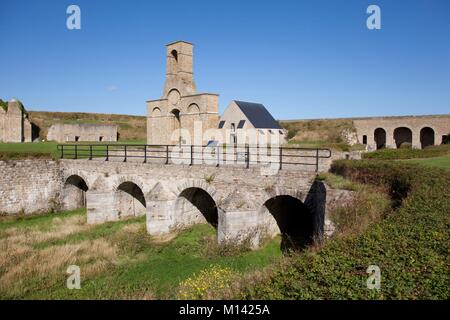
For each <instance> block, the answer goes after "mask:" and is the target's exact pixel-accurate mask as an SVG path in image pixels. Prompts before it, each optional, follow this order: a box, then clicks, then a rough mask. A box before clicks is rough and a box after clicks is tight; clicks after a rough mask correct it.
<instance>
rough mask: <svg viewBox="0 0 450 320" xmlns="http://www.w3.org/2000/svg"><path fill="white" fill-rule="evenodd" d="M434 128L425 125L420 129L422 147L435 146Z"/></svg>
mask: <svg viewBox="0 0 450 320" xmlns="http://www.w3.org/2000/svg"><path fill="white" fill-rule="evenodd" d="M434 143H435V142H434V130H433V128H431V127H423V128H422V129H420V145H421V148H422V149H423V148H426V147H428V146H434Z"/></svg>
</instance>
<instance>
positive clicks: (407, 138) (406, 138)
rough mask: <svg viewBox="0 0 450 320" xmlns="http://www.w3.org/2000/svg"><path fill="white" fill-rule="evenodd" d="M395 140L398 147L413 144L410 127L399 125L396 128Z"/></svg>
mask: <svg viewBox="0 0 450 320" xmlns="http://www.w3.org/2000/svg"><path fill="white" fill-rule="evenodd" d="M394 141H395V145H396V146H397V148H400V147H401V146H402V145H405V144H407V143H408V144H410V145H412V130H411V129H410V128H408V127H398V128H395V130H394Z"/></svg>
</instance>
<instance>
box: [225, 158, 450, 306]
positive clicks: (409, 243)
mask: <svg viewBox="0 0 450 320" xmlns="http://www.w3.org/2000/svg"><path fill="white" fill-rule="evenodd" d="M332 171H333V172H335V173H337V174H339V175H342V176H344V177H347V178H350V179H352V180H353V181H357V182H362V183H368V184H371V185H376V186H378V187H381V188H384V189H386V190H387V191H388V193H389V194H390V196H391V198H392V207H393V208H396V210H395V211H393V212H392V213H391V214H389V215H387V216H386V217H385V218H383V219H381V220H380V222H378V223H376V224H375V225H372V226H371V227H370V228H368V229H366V230H365V231H363V232H362V233H359V234H352V233H349V234H348V235H347V236H342V237H337V238H336V239H334V240H333V241H329V242H328V243H326V244H325V245H324V246H323V247H322V248H321V249H320V250H317V249H312V250H308V251H306V252H305V253H303V254H300V255H298V256H293V257H291V258H289V259H285V260H284V261H283V263H280V264H277V265H276V266H273V267H271V268H268V269H267V270H266V271H265V272H264V273H263V274H261V273H258V274H254V275H251V274H249V275H247V276H246V277H243V278H242V279H241V280H240V281H241V285H240V286H239V287H238V290H235V291H232V292H233V293H232V294H231V297H234V298H244V299H449V298H450V290H449V286H450V285H449V283H450V267H449V263H448V262H449V260H448V256H449V251H450V243H449V241H448V239H449V236H450V197H448V186H449V185H450V172H446V171H443V170H439V169H434V168H427V169H423V168H420V169H419V168H418V166H417V165H411V164H405V163H402V162H383V161H348V160H347V161H345V160H342V161H338V162H336V163H335V164H334V165H333V168H332ZM363 212H364V210H363V211H361V213H363ZM370 265H377V266H378V267H379V268H380V270H381V289H380V290H376V289H373V290H369V289H368V288H367V285H366V281H367V279H368V276H369V274H367V273H366V270H367V268H368V267H369V266H370ZM227 296H230V295H227Z"/></svg>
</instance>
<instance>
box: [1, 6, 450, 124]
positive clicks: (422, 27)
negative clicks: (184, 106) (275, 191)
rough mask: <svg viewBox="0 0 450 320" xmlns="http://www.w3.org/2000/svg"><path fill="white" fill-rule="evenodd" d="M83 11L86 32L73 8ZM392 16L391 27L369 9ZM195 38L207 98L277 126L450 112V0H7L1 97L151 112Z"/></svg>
mask: <svg viewBox="0 0 450 320" xmlns="http://www.w3.org/2000/svg"><path fill="white" fill-rule="evenodd" d="M70 4H76V5H78V6H79V7H80V8H81V30H68V29H67V28H66V19H67V17H68V14H66V9H67V7H68V6H69V5H70ZM370 4H377V5H378V6H380V8H381V24H382V28H381V30H368V29H367V28H366V19H367V17H368V14H367V13H366V9H367V7H368V6H369V5H370ZM180 39H182V40H186V41H190V42H193V43H194V45H195V47H194V59H195V60H194V77H195V80H196V84H197V89H198V91H199V92H214V93H219V94H220V97H219V103H220V111H221V112H223V110H224V109H225V107H226V106H227V105H228V103H229V102H230V100H232V99H236V100H244V101H253V102H260V103H263V104H265V105H266V107H268V109H269V111H270V112H271V113H272V114H273V115H274V117H275V118H277V119H303V118H334V117H353V116H375V115H406V114H441V113H450V1H446V0H441V1H439V0H421V1H414V0H405V1H402V0H396V1H379V0H371V1H364V0H334V1H332V0H328V1H325V0H314V1H312V0H310V1H299V0H297V1H275V0H274V1H263V0H259V1H243V0H241V1H234V0H232V1H230V0H227V1H212V0H210V1H177V0H172V1H137V0H135V1H133V0H129V1H125V0H121V1H106V0H104V1H101V0H97V1H94V0H89V1H86V0H71V1H65V0H53V1H50V0H48V1H45V0H43V1H21V0H1V2H0V67H1V68H0V70H1V74H2V77H0V97H1V98H3V99H10V98H12V97H17V98H19V99H21V100H22V101H23V102H24V104H25V106H26V107H27V108H28V109H31V110H48V111H80V112H101V113H124V114H137V115H145V112H146V108H145V101H146V100H149V99H157V98H160V97H161V94H162V88H163V84H164V76H165V48H164V45H165V44H167V43H169V42H172V41H174V40H180Z"/></svg>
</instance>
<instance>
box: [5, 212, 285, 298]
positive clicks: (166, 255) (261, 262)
mask: <svg viewBox="0 0 450 320" xmlns="http://www.w3.org/2000/svg"><path fill="white" fill-rule="evenodd" d="M85 215H86V213H85V210H76V211H71V212H65V213H58V214H49V215H45V216H33V217H20V218H2V219H0V244H1V245H2V250H5V248H4V247H3V244H2V242H1V241H6V240H7V239H8V237H9V236H11V235H13V236H19V235H24V234H31V233H32V232H35V233H36V232H47V234H51V233H52V232H56V230H58V228H59V226H66V227H67V225H68V224H69V221H70V219H74V218H77V217H78V218H83V220H84V217H85ZM55 218H57V220H58V221H59V222H56V220H55ZM61 220H62V221H61ZM56 223H58V224H57V225H56ZM129 227H133V229H127V228H129ZM79 228H80V229H79V230H77V232H72V233H70V234H68V235H66V236H64V237H56V238H52V237H49V238H48V239H47V238H46V239H44V240H43V241H40V242H33V243H30V246H31V247H32V250H31V252H32V253H28V254H26V255H23V256H21V253H20V252H21V251H18V253H17V254H16V255H14V254H13V258H12V259H15V260H17V261H16V263H15V264H14V268H21V267H22V263H24V262H25V259H30V256H29V255H33V254H39V253H42V252H45V251H46V250H52V249H58V248H63V247H67V246H70V245H77V244H81V243H94V241H103V242H105V243H107V244H108V245H109V246H111V247H112V248H115V249H116V250H117V252H118V254H117V256H116V257H115V258H114V259H112V261H100V262H101V264H100V266H101V265H102V264H106V266H107V267H104V268H101V269H100V270H101V272H99V273H97V274H95V275H93V276H92V275H91V276H86V277H83V270H84V269H85V268H88V267H89V266H92V265H95V264H96V263H98V262H99V261H97V255H100V253H96V252H92V253H90V255H89V256H90V258H89V259H87V261H84V260H83V261H80V262H77V261H75V264H77V265H80V268H81V289H80V290H69V289H67V288H66V285H65V280H66V277H67V275H66V274H65V269H66V268H67V266H68V265H65V264H64V265H61V266H59V267H55V268H56V270H52V272H49V274H48V275H45V274H35V275H29V276H28V277H25V278H21V279H20V284H17V283H18V282H17V281H16V282H14V283H13V284H11V286H12V288H13V289H11V288H9V289H8V290H6V288H3V289H2V288H1V285H0V298H1V299H49V298H50V299H108V298H118V299H122V298H143V297H147V298H148V295H150V297H151V298H168V299H173V298H176V295H177V290H178V285H179V283H180V282H182V281H183V280H185V279H186V278H188V277H191V276H193V275H194V274H196V273H198V272H199V271H201V270H203V269H205V268H208V267H209V266H210V265H211V264H214V265H219V266H223V267H229V268H231V269H232V270H233V271H234V272H236V273H244V272H247V271H250V270H255V269H259V268H262V267H264V266H265V265H268V264H270V263H272V262H273V261H275V260H277V259H279V258H280V257H281V252H280V248H279V245H280V244H279V241H280V240H279V239H278V238H277V239H274V240H272V241H270V242H269V243H267V245H265V246H264V247H263V248H262V249H259V250H255V251H248V250H244V251H238V252H236V253H235V254H233V255H227V256H218V255H216V256H214V255H211V254H210V253H207V252H206V248H207V247H208V246H209V245H210V244H211V243H212V241H215V237H216V235H215V230H214V229H213V228H212V227H211V226H209V225H196V226H194V227H192V228H190V229H187V230H184V231H181V232H180V233H179V234H178V235H177V236H176V237H175V238H173V239H172V240H170V241H169V242H166V243H161V242H158V241H156V240H155V239H153V238H152V237H150V236H149V235H148V234H147V232H146V228H145V217H139V218H131V219H127V220H122V221H118V222H109V223H104V224H100V225H95V226H87V225H81V226H79ZM130 230H131V231H130ZM30 236H31V235H30ZM38 239H39V237H38ZM21 241H23V240H21ZM7 248H9V249H10V250H12V246H11V245H9V246H8V247H7ZM87 248H89V246H88V247H87ZM84 250H89V249H84ZM3 253H4V254H5V252H3ZM10 259H11V257H10ZM50 259H52V257H50ZM55 260H57V258H56V257H55ZM40 263H42V264H48V263H51V262H50V261H45V259H44V260H40ZM7 271H8V270H7V269H6V270H5V269H2V267H1V263H0V280H3V278H2V277H3V276H4V275H5V272H7ZM0 282H1V281H0Z"/></svg>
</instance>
